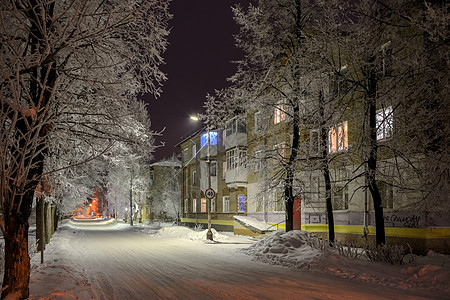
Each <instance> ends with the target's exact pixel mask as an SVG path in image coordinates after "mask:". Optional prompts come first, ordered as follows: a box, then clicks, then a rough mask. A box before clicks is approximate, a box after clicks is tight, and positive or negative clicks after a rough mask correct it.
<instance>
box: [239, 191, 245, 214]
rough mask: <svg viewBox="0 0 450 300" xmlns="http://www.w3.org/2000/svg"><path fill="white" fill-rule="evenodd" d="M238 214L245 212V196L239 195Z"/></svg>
mask: <svg viewBox="0 0 450 300" xmlns="http://www.w3.org/2000/svg"><path fill="white" fill-rule="evenodd" d="M238 199H239V212H245V195H239V196H238Z"/></svg>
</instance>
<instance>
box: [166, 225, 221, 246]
mask: <svg viewBox="0 0 450 300" xmlns="http://www.w3.org/2000/svg"><path fill="white" fill-rule="evenodd" d="M211 231H212V233H213V239H214V241H215V242H221V241H224V240H227V239H228V236H227V235H225V234H221V233H219V232H217V231H216V230H215V229H214V228H211ZM207 232H208V229H205V230H201V231H196V230H192V229H190V228H188V227H184V226H172V227H163V228H161V229H160V230H159V231H158V236H159V237H164V238H179V239H189V240H192V241H202V242H209V241H208V240H207V239H206V233H207Z"/></svg>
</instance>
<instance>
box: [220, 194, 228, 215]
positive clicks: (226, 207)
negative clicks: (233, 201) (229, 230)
mask: <svg viewBox="0 0 450 300" xmlns="http://www.w3.org/2000/svg"><path fill="white" fill-rule="evenodd" d="M222 200H223V212H224V213H227V212H230V196H223V198H222Z"/></svg>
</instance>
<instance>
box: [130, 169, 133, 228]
mask: <svg viewBox="0 0 450 300" xmlns="http://www.w3.org/2000/svg"><path fill="white" fill-rule="evenodd" d="M130 173H131V177H130V225H131V226H133V166H131V171H130Z"/></svg>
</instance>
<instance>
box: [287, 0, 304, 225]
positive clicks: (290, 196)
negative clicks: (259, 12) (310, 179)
mask: <svg viewBox="0 0 450 300" xmlns="http://www.w3.org/2000/svg"><path fill="white" fill-rule="evenodd" d="M300 4H301V3H300V0H296V1H295V7H296V24H295V25H296V30H295V32H296V37H297V48H298V50H300V46H301V45H300V43H301V38H302V33H301V16H302V14H301V13H302V12H301V6H300ZM297 63H298V62H297ZM299 67H300V66H298V65H294V68H295V69H294V82H295V88H294V92H295V97H294V99H292V108H293V113H292V114H293V115H292V147H291V156H290V157H289V161H288V162H287V165H286V179H285V181H284V199H285V202H286V203H285V205H286V232H288V231H291V230H293V229H294V193H293V185H294V175H295V172H294V170H295V160H296V159H297V156H298V148H299V145H300V128H299V126H300V107H299V105H300V104H299V101H298V100H299V99H298V97H299V96H300V88H299V84H300V72H299Z"/></svg>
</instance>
